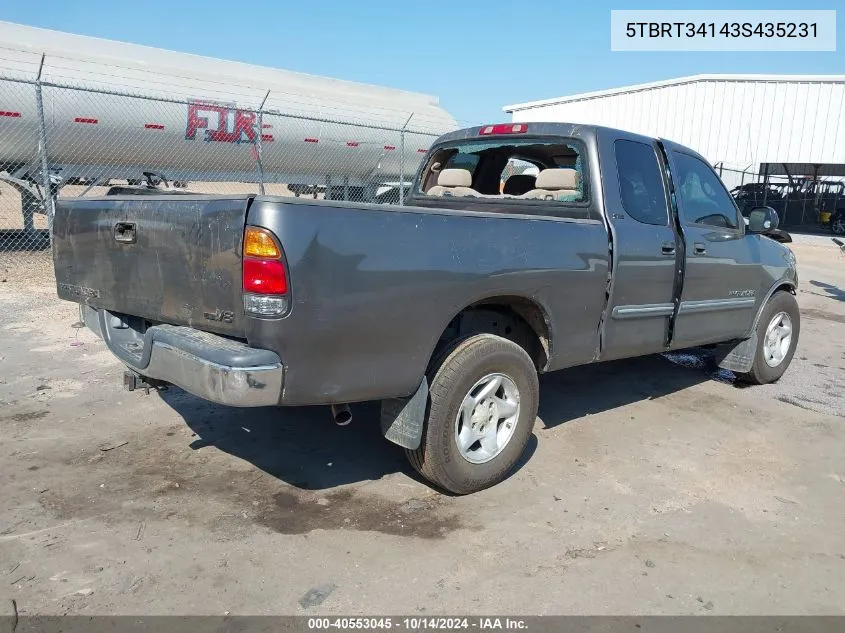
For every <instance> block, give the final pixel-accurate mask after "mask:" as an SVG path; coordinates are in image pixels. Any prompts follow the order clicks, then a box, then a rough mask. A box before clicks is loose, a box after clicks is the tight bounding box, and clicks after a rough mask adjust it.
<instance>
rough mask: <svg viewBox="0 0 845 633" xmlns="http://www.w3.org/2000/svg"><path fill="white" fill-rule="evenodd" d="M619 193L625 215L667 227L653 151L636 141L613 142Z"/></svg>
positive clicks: (667, 214)
mask: <svg viewBox="0 0 845 633" xmlns="http://www.w3.org/2000/svg"><path fill="white" fill-rule="evenodd" d="M614 151H615V153H616V168H617V170H618V171H619V194H620V196H621V197H622V206H623V207H624V208H625V212H626V213H627V214H628V215H630V216H631V217H632V218H634V219H635V220H637V222H642V223H644V224H656V225H660V226H666V225H667V224H668V223H669V210H668V208H667V206H666V193H665V192H664V190H663V176H662V174H661V172H660V165H659V164H658V162H657V156H656V155H655V153H654V148H653V147H651V146H650V145H646V144H645V143H639V142H637V141H623V140H619V141H616V142H615V143H614Z"/></svg>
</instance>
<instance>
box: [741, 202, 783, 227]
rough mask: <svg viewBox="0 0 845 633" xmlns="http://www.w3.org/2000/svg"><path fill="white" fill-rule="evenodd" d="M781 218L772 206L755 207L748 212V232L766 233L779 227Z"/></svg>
mask: <svg viewBox="0 0 845 633" xmlns="http://www.w3.org/2000/svg"><path fill="white" fill-rule="evenodd" d="M779 224H780V218H779V217H778V212H777V211H775V210H774V209H772V207H755V208H754V209H752V210H751V213H749V214H748V225H747V226H748V232H749V233H766V232H768V231H772V230H774V229H776V228H778V225H779Z"/></svg>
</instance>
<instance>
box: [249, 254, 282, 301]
mask: <svg viewBox="0 0 845 633" xmlns="http://www.w3.org/2000/svg"><path fill="white" fill-rule="evenodd" d="M287 291H288V279H287V276H286V275H285V265H284V264H283V263H282V262H281V261H279V260H278V259H271V260H262V259H253V258H252V257H245V258H244V292H254V293H256V294H261V295H283V294H285V293H286V292H287Z"/></svg>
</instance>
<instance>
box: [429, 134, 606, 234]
mask: <svg viewBox="0 0 845 633" xmlns="http://www.w3.org/2000/svg"><path fill="white" fill-rule="evenodd" d="M586 164H587V160H586V148H585V146H584V144H583V143H582V142H581V141H580V140H578V139H570V138H561V137H542V138H518V139H515V138H510V137H508V138H482V139H460V140H455V141H453V142H446V143H444V144H442V145H440V146H438V147H435V148H434V150H433V151H432V152H431V153H430V155H429V158H428V160H427V162H426V164H425V165H424V166H423V168H422V171H421V172H420V178H419V180H418V183H419V184H418V185H417V190H416V191H415V192H414V194H415V195H416V196H418V197H423V198H425V199H429V200H439V201H442V202H445V201H446V200H454V199H456V198H457V199H461V200H462V202H467V203H468V202H471V203H472V204H473V206H475V207H476V208H480V207H481V206H483V205H490V206H491V208H492V207H496V208H497V209H502V210H504V208H505V207H513V210H514V211H515V212H518V210H522V211H525V210H526V207H530V208H531V210H532V211H533V212H535V213H543V214H544V213H548V214H549V215H555V216H561V217H572V218H581V219H594V218H591V215H590V191H589V178H588V174H587V168H586Z"/></svg>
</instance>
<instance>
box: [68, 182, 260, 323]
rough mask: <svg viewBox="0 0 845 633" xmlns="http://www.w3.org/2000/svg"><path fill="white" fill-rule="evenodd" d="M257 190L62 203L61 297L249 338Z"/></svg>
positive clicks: (135, 314) (154, 319) (162, 320)
mask: <svg viewBox="0 0 845 633" xmlns="http://www.w3.org/2000/svg"><path fill="white" fill-rule="evenodd" d="M250 200H251V198H250V197H249V196H242V197H236V198H232V197H227V198H216V197H209V196H196V197H195V196H154V197H152V196H143V197H142V196H125V197H110V198H105V199H104V198H99V199H93V198H92V199H84V198H77V199H74V200H59V202H58V204H57V205H56V216H55V220H54V223H53V260H54V265H55V269H56V285H57V289H58V294H59V297H61V298H62V299H68V300H70V301H77V302H79V303H87V304H88V305H90V306H92V307H95V308H104V309H106V310H110V311H113V312H120V313H123V314H128V315H133V316H138V317H143V318H145V319H148V320H150V321H155V322H162V323H171V324H175V325H189V326H195V327H199V328H201V329H203V330H208V331H212V332H217V333H220V334H227V335H230V336H243V332H244V311H243V303H242V298H241V266H242V264H241V259H242V257H241V252H242V242H243V230H244V223H245V221H246V213H247V208H248V207H249V204H250Z"/></svg>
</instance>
